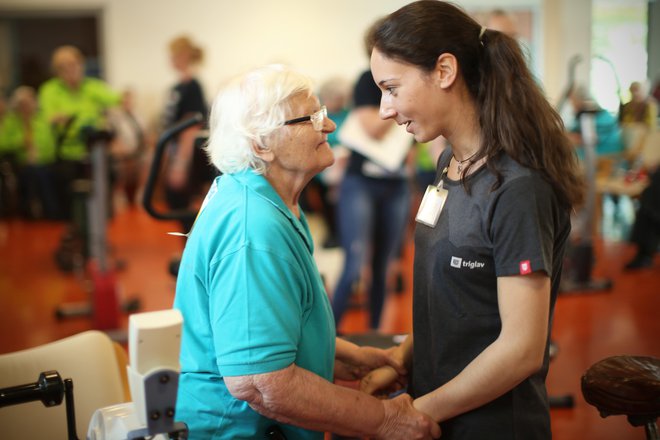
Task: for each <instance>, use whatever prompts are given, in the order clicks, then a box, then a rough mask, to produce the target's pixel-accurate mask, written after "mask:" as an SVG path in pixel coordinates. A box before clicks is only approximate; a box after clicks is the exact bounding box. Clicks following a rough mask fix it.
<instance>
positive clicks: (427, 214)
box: [415, 185, 448, 228]
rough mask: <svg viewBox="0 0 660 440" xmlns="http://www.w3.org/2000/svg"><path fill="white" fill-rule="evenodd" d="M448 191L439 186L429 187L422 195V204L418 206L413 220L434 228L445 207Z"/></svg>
mask: <svg viewBox="0 0 660 440" xmlns="http://www.w3.org/2000/svg"><path fill="white" fill-rule="evenodd" d="M447 194H448V191H447V190H446V189H444V188H442V187H441V186H440V187H438V186H435V185H429V186H428V187H427V188H426V192H425V193H424V198H423V199H422V203H421V204H420V205H419V211H417V216H416V217H415V220H416V221H418V222H419V223H422V224H424V225H426V226H430V227H431V228H435V225H436V224H437V223H438V218H439V217H440V213H441V212H442V207H443V206H445V201H446V200H447Z"/></svg>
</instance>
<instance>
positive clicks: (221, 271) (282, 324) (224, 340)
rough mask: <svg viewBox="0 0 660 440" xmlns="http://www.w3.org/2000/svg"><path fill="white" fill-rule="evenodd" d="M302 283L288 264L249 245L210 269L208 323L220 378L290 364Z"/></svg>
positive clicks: (298, 329)
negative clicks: (210, 328)
mask: <svg viewBox="0 0 660 440" xmlns="http://www.w3.org/2000/svg"><path fill="white" fill-rule="evenodd" d="M301 279H302V274H300V273H299V269H297V268H295V266H294V265H292V264H291V261H290V260H287V259H285V258H284V257H282V256H280V255H277V254H276V253H274V252H272V251H269V250H258V249H254V248H252V247H250V246H249V245H245V246H243V247H241V248H240V249H239V250H238V251H236V252H235V253H232V254H230V255H228V256H225V257H223V258H222V259H221V260H220V261H219V262H218V263H216V264H214V265H213V267H212V275H211V279H210V292H211V293H210V295H211V297H210V309H209V313H210V316H209V318H210V322H211V327H212V329H213V341H214V344H215V351H216V354H217V359H216V363H217V365H218V370H219V371H220V374H221V375H223V376H243V375H251V374H261V373H268V372H271V371H276V370H280V369H282V368H286V367H287V366H289V365H291V364H292V363H293V362H294V361H295V359H296V354H297V347H298V342H299V339H300V334H301V329H302V324H303V322H302V321H303V307H302V305H301V304H302V301H301V291H302V287H301V285H300V281H299V280H301Z"/></svg>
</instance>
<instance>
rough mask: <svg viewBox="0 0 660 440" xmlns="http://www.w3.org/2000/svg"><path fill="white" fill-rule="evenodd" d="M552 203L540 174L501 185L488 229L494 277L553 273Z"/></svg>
mask: <svg viewBox="0 0 660 440" xmlns="http://www.w3.org/2000/svg"><path fill="white" fill-rule="evenodd" d="M555 204H556V201H555V198H554V195H553V194H552V190H551V188H550V186H549V185H548V184H547V183H545V182H544V181H542V180H541V179H540V178H539V177H535V176H527V177H520V178H518V179H515V180H513V181H512V182H510V183H508V184H507V185H506V186H505V187H503V188H501V190H500V193H499V197H498V198H497V201H496V203H495V206H494V210H493V214H492V221H491V230H490V235H491V239H492V242H493V256H494V260H495V272H496V275H497V276H511V275H525V274H528V273H532V272H537V271H544V272H546V273H547V274H549V275H550V274H552V268H553V261H552V258H553V245H554V231H555V230H556V228H555V227H554V225H553V223H554V221H555V218H556V215H555V212H554V211H555V209H556V206H555Z"/></svg>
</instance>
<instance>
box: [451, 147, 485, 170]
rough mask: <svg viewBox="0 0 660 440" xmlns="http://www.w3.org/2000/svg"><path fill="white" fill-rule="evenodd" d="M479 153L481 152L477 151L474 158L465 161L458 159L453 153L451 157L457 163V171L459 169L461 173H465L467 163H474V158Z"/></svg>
mask: <svg viewBox="0 0 660 440" xmlns="http://www.w3.org/2000/svg"><path fill="white" fill-rule="evenodd" d="M478 152H479V150H477V151H475V152H474V154H472V156H470V157H468V158H467V159H463V160H458V159H456V156H454V154H453V153H452V155H451V157H452V159H454V160H455V161H456V164H457V169H458V172H459V173H461V172H462V171H463V164H464V163H465V162H472V158H473V157H474V156H476V155H477V153H478Z"/></svg>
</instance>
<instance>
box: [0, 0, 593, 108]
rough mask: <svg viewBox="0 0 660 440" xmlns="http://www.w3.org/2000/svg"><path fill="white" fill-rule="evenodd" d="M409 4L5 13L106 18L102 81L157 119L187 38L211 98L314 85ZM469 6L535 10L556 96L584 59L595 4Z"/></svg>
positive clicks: (52, 1)
mask: <svg viewBox="0 0 660 440" xmlns="http://www.w3.org/2000/svg"><path fill="white" fill-rule="evenodd" d="M406 3H408V0H333V1H319V0H276V1H275V0H273V1H271V0H185V1H184V0H48V1H47V0H2V4H1V5H0V6H1V7H2V9H7V10H28V11H29V10H68V9H75V10H80V9H92V10H94V9H96V10H100V11H102V23H101V24H102V26H101V41H102V44H103V47H102V52H103V53H102V58H103V59H104V62H105V72H106V79H107V80H108V81H109V82H110V84H111V85H113V86H114V87H117V88H123V87H127V86H130V87H133V88H134V89H135V90H136V91H138V96H137V98H138V106H139V110H141V111H142V112H143V114H146V115H148V116H149V117H151V118H154V117H155V116H156V114H157V113H158V112H159V111H160V109H161V108H162V106H163V101H164V96H165V92H166V90H167V88H168V87H169V86H170V85H171V84H173V83H174V82H175V80H176V78H175V75H174V72H173V71H172V69H171V67H170V65H169V60H168V56H167V55H168V54H167V43H168V41H169V40H170V39H171V38H173V37H174V36H176V35H178V34H180V33H188V34H190V35H191V36H192V37H193V38H194V39H195V40H197V41H198V42H199V44H200V45H201V46H202V47H203V48H204V49H205V52H206V54H205V56H206V61H205V62H204V64H203V66H202V68H201V70H200V74H199V77H200V79H201V81H202V83H203V85H204V87H205V90H206V93H207V96H208V98H209V99H211V98H212V96H213V95H214V94H215V92H216V91H217V89H218V87H219V85H220V84H221V83H222V82H223V81H224V80H226V79H227V78H228V77H231V76H233V75H235V74H237V73H239V72H242V71H244V70H246V69H248V68H250V67H253V66H256V65H260V64H265V63H270V62H284V63H287V64H290V65H293V66H295V67H296V68H298V69H300V70H302V71H303V72H305V73H307V74H309V75H310V76H312V77H314V78H315V79H317V80H318V81H319V82H321V81H322V80H324V79H326V78H328V77H330V76H334V75H343V76H345V77H346V78H348V79H351V80H353V79H355V77H356V76H357V74H358V73H359V72H360V71H362V70H363V69H364V68H366V67H367V66H368V60H367V57H366V55H365V53H364V48H363V45H362V37H363V35H364V32H365V30H366V28H367V27H368V26H369V25H370V24H371V23H372V22H373V21H374V20H375V19H376V18H378V17H380V16H382V15H384V14H387V13H389V12H392V11H394V10H395V9H397V8H399V7H400V6H402V5H404V4H406ZM457 3H459V4H461V5H462V6H464V7H465V8H466V9H470V8H479V9H484V8H485V7H487V6H488V4H491V5H492V6H493V7H502V8H507V7H530V8H533V9H535V10H537V11H538V13H539V15H540V16H541V17H540V18H539V20H538V24H539V35H540V38H541V40H542V45H541V46H540V49H541V51H542V53H541V54H539V55H540V56H542V63H541V65H543V66H544V71H543V72H541V77H542V78H543V80H544V84H545V87H546V91H547V94H548V96H549V97H550V98H551V99H554V98H556V97H557V96H558V95H559V93H560V90H561V88H562V87H563V85H564V84H563V81H564V77H565V70H566V62H567V60H568V58H570V56H571V55H572V54H573V53H575V52H576V51H585V48H586V52H584V53H585V56H587V57H588V47H589V38H590V37H589V35H590V33H589V28H590V26H589V20H590V15H591V14H590V5H591V0H463V1H460V0H459V1H457Z"/></svg>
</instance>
